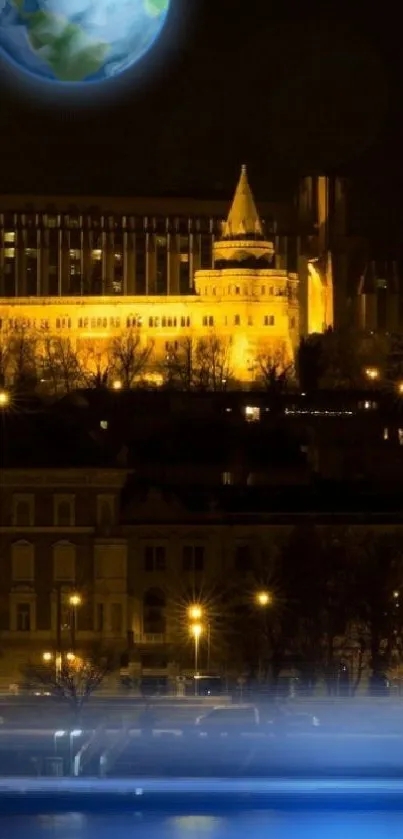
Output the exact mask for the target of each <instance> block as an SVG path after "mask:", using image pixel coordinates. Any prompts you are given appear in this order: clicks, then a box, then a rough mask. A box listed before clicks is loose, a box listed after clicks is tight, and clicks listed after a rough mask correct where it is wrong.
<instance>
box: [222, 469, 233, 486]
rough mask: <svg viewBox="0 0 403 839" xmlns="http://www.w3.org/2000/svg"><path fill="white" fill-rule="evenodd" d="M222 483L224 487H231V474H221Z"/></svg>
mask: <svg viewBox="0 0 403 839" xmlns="http://www.w3.org/2000/svg"><path fill="white" fill-rule="evenodd" d="M221 477H222V482H223V484H224V486H231V484H232V472H223V473H222V476H221Z"/></svg>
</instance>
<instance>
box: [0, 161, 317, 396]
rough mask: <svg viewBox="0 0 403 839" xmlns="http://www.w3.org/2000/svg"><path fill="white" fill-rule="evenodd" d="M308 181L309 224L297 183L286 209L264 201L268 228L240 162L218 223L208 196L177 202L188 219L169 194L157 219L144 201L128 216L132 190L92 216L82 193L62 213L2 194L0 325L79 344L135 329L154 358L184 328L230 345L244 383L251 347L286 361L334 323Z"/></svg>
mask: <svg viewBox="0 0 403 839" xmlns="http://www.w3.org/2000/svg"><path fill="white" fill-rule="evenodd" d="M306 180H309V182H310V187H309V189H310V195H311V199H310V200H312V202H313V203H312V207H311V211H312V213H311V214H313V213H314V203H315V201H314V200H313V199H314V194H315V195H316V204H317V206H318V208H319V210H318V212H319V215H320V219H321V224H320V225H319V228H318V229H317V227H318V225H317V224H316V222H314V220H313V219H314V215H312V219H311V221H310V222H309V225H308V222H307V220H306V218H305V217H304V213H305V211H306V207H307V206H308V205H307V199H306V194H305V193H306V190H307V187H306V184H305V185H303V188H301V192H300V199H299V203H298V206H297V207H296V208H290V207H288V208H287V213H285V211H284V208H283V209H282V210H281V208H280V209H279V210H278V211H277V210H276V208H273V207H272V208H269V207H268V206H266V208H265V209H266V211H267V213H268V214H269V216H271V217H272V218H273V216H275V217H276V218H275V220H274V221H273V223H272V228H273V229H272V232H271V233H270V232H269V231H268V230H267V228H266V231H267V232H266V233H265V232H264V224H263V222H262V221H261V219H260V217H259V215H258V213H257V210H256V206H255V202H254V199H253V196H252V193H251V190H250V187H249V184H248V180H247V175H246V169H245V168H243V170H242V174H241V178H240V181H239V184H238V187H237V190H236V194H235V198H234V202H233V205H232V208H231V212H230V214H229V216H228V219H227V222H225V223H224V224H222V221H221V219H222V218H223V216H224V212H223V206H222V205H220V206H219V205H218V204H217V205H215V206H212V205H211V206H210V205H209V207H210V215H206V210H207V209H208V206H207V204H206V205H205V206H204V208H202V209H203V212H204V216H202V215H200V206H199V209H198V205H197V202H193V203H192V202H187V212H188V217H187V218H186V217H184V216H182V217H180V216H178V215H176V213H177V212H178V210H179V209H180V205H179V204H175V201H174V200H172V201H171V203H170V204H169V202H168V204H167V203H166V204H165V215H164V216H163V215H158V210H159V211H160V212H161V209H162V204H161V202H158V201H157V200H156V199H154V200H152V199H148V201H147V202H144V203H147V204H148V210H149V215H147V216H140V215H134V214H133V209H137V207H139V200H138V199H136V200H133V201H131V200H130V201H129V199H124V200H123V199H122V200H121V202H118V201H117V200H116V201H115V202H114V201H113V200H112V199H111V203H110V205H109V206H110V207H111V208H112V209H110V210H109V211H104V212H103V213H100V212H99V211H97V210H96V209H95V208H94V206H92V209H91V204H90V200H91V199H84V198H83V199H82V200H81V206H80V207H79V206H77V204H76V205H75V206H73V205H72V201H71V200H70V199H66V203H65V204H64V206H65V209H67V211H65V212H62V211H61V206H62V200H61V199H58V200H57V199H54V200H53V199H49V200H48V201H47V202H46V201H45V199H44V201H43V202H42V204H39V199H38V200H35V199H32V201H25V203H24V206H23V207H20V209H19V211H18V212H16V211H15V205H16V204H15V202H16V200H17V199H13V197H12V196H11V197H8V198H7V197H3V198H2V199H1V198H0V210H1V209H2V208H4V209H3V212H2V213H1V214H0V284H1V297H0V319H1V323H2V327H3V329H4V330H5V331H7V330H8V329H11V330H12V329H13V328H15V327H16V326H17V325H18V324H20V325H23V326H24V327H25V328H27V329H30V328H31V329H35V330H37V329H40V328H41V329H44V328H45V329H47V330H49V333H50V334H59V335H62V336H64V337H69V338H71V340H72V342H73V344H74V343H77V342H78V345H79V346H80V347H81V346H83V345H84V344H86V345H87V346H88V345H91V343H92V342H94V341H96V342H99V341H100V342H107V341H108V340H109V339H110V338H111V337H113V336H114V335H116V334H119V333H121V332H122V330H124V329H127V328H136V329H139V330H140V331H141V335H142V339H143V340H144V343H147V342H151V343H152V346H153V358H154V359H155V360H156V361H158V360H161V358H164V357H165V355H166V353H167V351H169V350H170V348H171V347H174V348H175V349H176V348H177V347H178V345H179V343H180V341H181V340H183V339H184V338H185V337H192V338H196V339H200V338H202V337H206V336H208V335H211V334H214V336H216V337H218V338H219V339H220V340H222V341H225V342H228V344H231V350H230V352H231V366H232V369H233V372H234V375H235V377H236V378H237V379H239V380H241V381H247V380H250V379H251V378H253V377H254V375H255V373H254V370H253V365H254V361H255V359H256V355H258V354H263V353H264V354H267V355H268V354H270V355H273V354H277V355H279V356H281V357H282V358H284V359H290V358H292V356H293V352H294V350H295V347H296V346H297V345H298V341H299V338H300V335H301V334H307V333H308V332H312V331H323V329H325V328H326V327H327V326H329V325H332V323H333V302H332V298H333V278H332V274H333V269H332V264H331V259H330V256H329V254H328V252H327V251H326V245H327V239H326V235H325V234H324V233H323V230H322V228H323V225H324V224H325V222H326V223H327V221H326V220H327V216H326V213H328V208H327V204H326V201H327V198H326V196H327V191H328V179H327V178H318V179H316V180H314V179H313V178H311V179H306ZM308 191H309V190H308ZM323 196H325V198H323ZM322 199H323V200H322ZM304 202H305V203H304ZM20 204H21V201H20ZM66 205H67V206H66ZM118 205H119V206H120V210H118ZM39 206H41V207H42V211H41V212H39V210H38V207H39ZM44 206H45V209H44ZM13 207H14V210H13V211H12V208H13ZM182 209H183V208H182ZM168 210H169V215H168ZM190 213H192V215H190ZM197 213H199V215H198V216H197V215H196V214H197ZM322 217H323V218H322ZM277 218H280V222H278V221H277ZM304 219H305V220H304ZM322 222H323V223H322ZM299 224H300V225H301V226H302V230H303V234H304V235H299V229H298V225H299ZM287 229H288V231H289V232H288V234H287V233H285V234H284V233H283V230H287ZM318 231H319V232H318ZM305 232H306V233H307V234H308V233H309V236H308V237H307V236H306V235H305Z"/></svg>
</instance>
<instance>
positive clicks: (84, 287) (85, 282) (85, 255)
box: [81, 227, 93, 295]
mask: <svg viewBox="0 0 403 839" xmlns="http://www.w3.org/2000/svg"><path fill="white" fill-rule="evenodd" d="M92 250H93V232H92V229H91V228H90V227H85V228H84V229H83V234H82V252H81V260H82V277H81V294H84V295H88V294H91V286H92Z"/></svg>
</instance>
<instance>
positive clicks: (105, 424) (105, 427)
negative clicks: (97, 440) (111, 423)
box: [99, 420, 108, 431]
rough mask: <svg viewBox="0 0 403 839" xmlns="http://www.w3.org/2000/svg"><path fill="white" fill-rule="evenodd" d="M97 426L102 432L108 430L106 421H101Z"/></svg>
mask: <svg viewBox="0 0 403 839" xmlns="http://www.w3.org/2000/svg"><path fill="white" fill-rule="evenodd" d="M99 424H100V426H101V428H102V430H103V431H107V430H108V420H101V422H100V423H99Z"/></svg>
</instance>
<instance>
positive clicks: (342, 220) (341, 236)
mask: <svg viewBox="0 0 403 839" xmlns="http://www.w3.org/2000/svg"><path fill="white" fill-rule="evenodd" d="M346 237H347V226H346V188H345V183H344V181H343V179H342V178H336V180H335V185H334V218H333V219H332V247H333V248H334V258H335V273H336V282H335V292H334V296H335V300H334V306H335V323H336V325H343V324H345V321H346V313H347V312H348V311H349V307H348V306H346V302H347V299H348V298H349V296H350V290H349V283H348V273H349V258H348V250H347V247H346V244H347V242H346ZM336 292H337V293H336Z"/></svg>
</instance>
